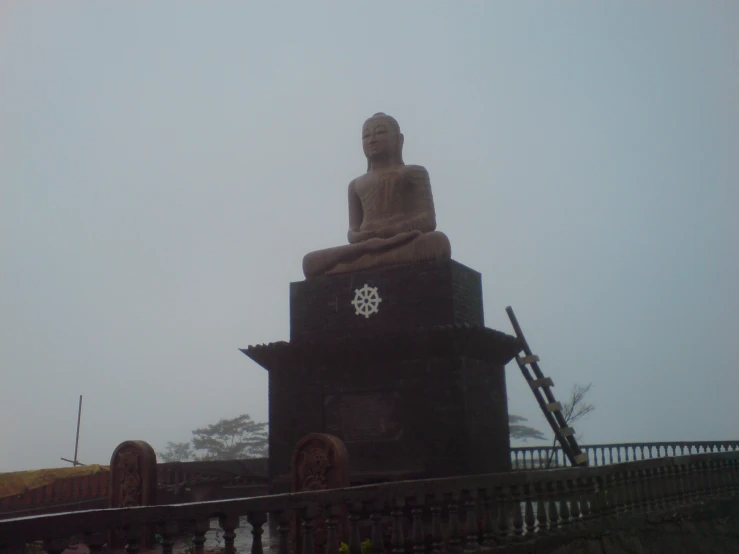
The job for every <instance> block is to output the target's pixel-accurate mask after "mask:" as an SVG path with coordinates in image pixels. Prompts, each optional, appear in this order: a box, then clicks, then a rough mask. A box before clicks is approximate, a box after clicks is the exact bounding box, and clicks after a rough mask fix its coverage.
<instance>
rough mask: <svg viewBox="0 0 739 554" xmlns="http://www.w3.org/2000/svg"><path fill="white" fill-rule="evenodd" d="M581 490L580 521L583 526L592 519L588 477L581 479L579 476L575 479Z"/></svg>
mask: <svg viewBox="0 0 739 554" xmlns="http://www.w3.org/2000/svg"><path fill="white" fill-rule="evenodd" d="M575 482H576V483H577V487H578V489H579V491H580V522H581V524H582V527H586V526H587V524H588V522H589V520H590V494H589V492H590V491H589V488H588V480H587V477H586V478H584V479H580V478H579V477H578V478H577V480H576V481H575Z"/></svg>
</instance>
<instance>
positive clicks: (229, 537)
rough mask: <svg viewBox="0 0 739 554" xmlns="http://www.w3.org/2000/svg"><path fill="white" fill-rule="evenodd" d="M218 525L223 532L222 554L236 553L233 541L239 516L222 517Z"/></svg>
mask: <svg viewBox="0 0 739 554" xmlns="http://www.w3.org/2000/svg"><path fill="white" fill-rule="evenodd" d="M218 525H220V527H221V529H222V530H223V544H224V546H223V551H224V554H234V552H235V551H236V550H235V548H234V540H235V539H236V528H237V527H238V526H239V516H237V515H236V514H228V515H222V516H220V517H219V518H218ZM162 554H164V552H162Z"/></svg>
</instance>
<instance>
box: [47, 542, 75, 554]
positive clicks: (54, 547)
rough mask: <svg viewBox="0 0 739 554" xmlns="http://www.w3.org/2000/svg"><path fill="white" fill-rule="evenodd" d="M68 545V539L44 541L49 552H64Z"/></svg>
mask: <svg viewBox="0 0 739 554" xmlns="http://www.w3.org/2000/svg"><path fill="white" fill-rule="evenodd" d="M68 547H69V540H68V539H56V540H50V541H44V550H46V552H47V554H62V552H64V551H65V550H66V549H67V548H68Z"/></svg>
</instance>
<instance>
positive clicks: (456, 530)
mask: <svg viewBox="0 0 739 554" xmlns="http://www.w3.org/2000/svg"><path fill="white" fill-rule="evenodd" d="M447 509H448V511H449V541H448V550H449V552H451V553H452V554H457V553H459V552H461V551H462V531H461V529H460V525H459V504H458V501H457V499H456V498H455V497H454V496H452V497H450V499H449V507H448V508H447Z"/></svg>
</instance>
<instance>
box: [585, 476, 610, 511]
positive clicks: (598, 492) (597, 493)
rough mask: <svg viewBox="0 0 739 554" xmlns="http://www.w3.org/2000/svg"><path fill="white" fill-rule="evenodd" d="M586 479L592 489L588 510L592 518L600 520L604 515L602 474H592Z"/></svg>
mask: <svg viewBox="0 0 739 554" xmlns="http://www.w3.org/2000/svg"><path fill="white" fill-rule="evenodd" d="M588 479H589V480H590V485H591V490H592V493H591V494H592V496H591V500H590V512H591V514H592V519H593V520H595V521H599V522H600V521H602V520H603V518H604V517H605V516H606V499H605V496H606V490H605V481H604V479H603V477H602V476H593V477H589V478H588Z"/></svg>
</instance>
